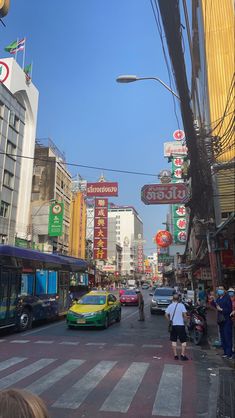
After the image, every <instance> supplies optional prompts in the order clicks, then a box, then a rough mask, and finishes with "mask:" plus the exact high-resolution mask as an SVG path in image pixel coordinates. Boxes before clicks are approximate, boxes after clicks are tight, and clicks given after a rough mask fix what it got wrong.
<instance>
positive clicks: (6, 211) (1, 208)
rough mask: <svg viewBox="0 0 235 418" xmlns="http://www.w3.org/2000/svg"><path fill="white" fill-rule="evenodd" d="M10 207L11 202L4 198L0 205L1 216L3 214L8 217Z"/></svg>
mask: <svg viewBox="0 0 235 418" xmlns="http://www.w3.org/2000/svg"><path fill="white" fill-rule="evenodd" d="M9 208H10V204H9V203H7V202H4V201H3V200H2V201H1V205H0V216H2V217H3V218H8V216H9Z"/></svg>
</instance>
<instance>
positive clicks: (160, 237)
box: [155, 230, 172, 248]
mask: <svg viewBox="0 0 235 418" xmlns="http://www.w3.org/2000/svg"><path fill="white" fill-rule="evenodd" d="M155 241H156V244H157V245H158V246H159V247H164V248H166V247H169V245H171V244H172V235H171V233H170V232H169V231H164V230H163V231H162V230H161V231H158V233H157V234H156V236H155Z"/></svg>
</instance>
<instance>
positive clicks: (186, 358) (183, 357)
mask: <svg viewBox="0 0 235 418" xmlns="http://www.w3.org/2000/svg"><path fill="white" fill-rule="evenodd" d="M180 360H182V361H187V360H189V359H188V357H187V356H182V354H181V356H180Z"/></svg>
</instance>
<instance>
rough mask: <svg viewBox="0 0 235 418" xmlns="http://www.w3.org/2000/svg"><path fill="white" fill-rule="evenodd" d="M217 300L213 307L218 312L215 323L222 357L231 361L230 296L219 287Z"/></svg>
mask: <svg viewBox="0 0 235 418" xmlns="http://www.w3.org/2000/svg"><path fill="white" fill-rule="evenodd" d="M216 294H217V296H218V297H217V299H216V301H215V307H216V309H217V311H218V316H217V323H218V325H219V329H220V338H221V344H222V347H223V350H224V354H223V356H222V357H224V358H228V359H231V360H232V358H233V353H232V345H233V344H232V339H233V337H232V320H231V317H230V315H231V313H232V302H231V299H230V296H229V295H228V294H227V293H226V292H225V289H224V287H223V286H219V287H218V289H217V291H216Z"/></svg>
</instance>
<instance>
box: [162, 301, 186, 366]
mask: <svg viewBox="0 0 235 418" xmlns="http://www.w3.org/2000/svg"><path fill="white" fill-rule="evenodd" d="M165 316H166V318H167V319H168V321H171V323H172V327H171V331H170V340H171V342H172V349H173V353H174V358H175V360H179V356H178V354H177V340H178V338H179V340H180V342H181V355H180V359H181V360H183V361H186V360H188V357H186V355H185V350H186V341H187V335H186V331H185V325H184V319H186V317H187V311H186V308H185V306H184V304H183V303H182V302H181V301H180V297H179V295H178V294H175V295H173V300H172V303H171V304H170V305H169V306H168V307H167V309H166V312H165Z"/></svg>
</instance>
